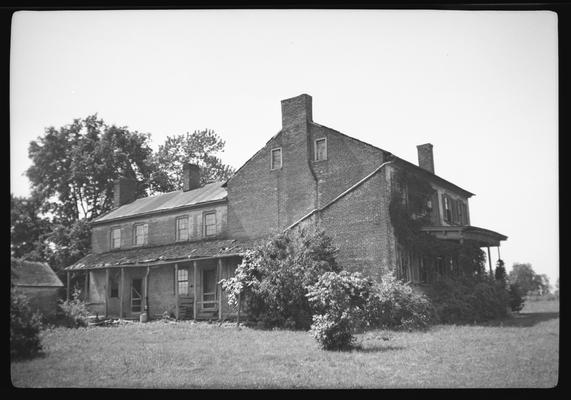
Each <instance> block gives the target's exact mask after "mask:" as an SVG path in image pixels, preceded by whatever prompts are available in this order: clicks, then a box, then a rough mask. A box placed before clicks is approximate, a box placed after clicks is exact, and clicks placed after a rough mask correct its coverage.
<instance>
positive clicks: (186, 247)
mask: <svg viewBox="0 0 571 400" xmlns="http://www.w3.org/2000/svg"><path fill="white" fill-rule="evenodd" d="M256 242H257V241H255V240H244V241H239V240H235V239H234V240H232V239H225V240H202V241H198V242H184V243H176V244H169V245H163V246H150V247H137V248H131V249H125V250H113V251H108V252H105V253H97V254H88V255H87V256H85V257H83V258H82V259H81V260H79V261H77V262H76V263H74V264H73V265H70V266H69V267H67V268H66V270H82V269H96V268H109V267H121V266H129V265H152V264H157V263H161V262H176V261H185V260H187V261H188V260H192V259H197V258H216V257H221V256H222V257H223V256H226V257H227V256H231V255H240V254H242V253H243V252H244V251H245V250H247V249H251V248H252V247H254V246H255V245H256Z"/></svg>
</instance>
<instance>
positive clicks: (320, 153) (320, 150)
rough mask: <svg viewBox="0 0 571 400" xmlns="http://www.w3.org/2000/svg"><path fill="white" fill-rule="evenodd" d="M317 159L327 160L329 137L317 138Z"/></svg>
mask: <svg viewBox="0 0 571 400" xmlns="http://www.w3.org/2000/svg"><path fill="white" fill-rule="evenodd" d="M314 158H315V161H323V160H327V139H326V138H323V139H317V140H316V141H315V157H314Z"/></svg>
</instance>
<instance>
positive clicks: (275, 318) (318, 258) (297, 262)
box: [221, 229, 341, 329]
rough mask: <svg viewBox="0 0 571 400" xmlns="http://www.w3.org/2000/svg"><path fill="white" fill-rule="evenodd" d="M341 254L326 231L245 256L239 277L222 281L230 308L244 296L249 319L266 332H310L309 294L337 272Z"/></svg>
mask: <svg viewBox="0 0 571 400" xmlns="http://www.w3.org/2000/svg"><path fill="white" fill-rule="evenodd" d="M336 253H337V249H336V248H335V247H333V245H332V243H331V238H329V237H328V236H326V235H325V234H324V233H323V232H322V231H315V230H312V229H303V230H301V231H295V232H287V233H285V234H281V235H278V236H276V237H275V238H273V239H272V240H271V241H269V242H268V243H267V244H265V245H261V246H259V247H258V248H256V249H254V250H252V251H249V252H246V253H245V254H244V256H243V259H242V263H241V264H240V265H239V266H238V268H237V269H236V273H235V275H234V276H233V277H231V278H229V279H225V280H222V281H221V283H222V288H223V289H224V290H225V291H226V292H227V293H228V303H229V304H230V305H231V306H234V307H235V306H236V305H237V304H238V298H239V296H241V298H242V299H244V300H245V302H246V308H247V311H248V315H249V317H250V318H252V319H255V320H258V321H262V322H263V324H262V325H264V326H267V327H276V326H278V327H287V328H290V329H291V328H296V329H308V328H309V327H310V325H311V322H312V310H311V307H310V305H309V302H308V299H307V296H306V294H307V290H308V289H307V288H308V287H309V286H311V285H312V284H314V283H315V282H316V281H317V280H318V279H319V277H320V276H321V275H322V274H323V273H324V272H328V271H339V270H340V269H341V268H340V267H339V266H338V265H337V262H336V261H335V255H336Z"/></svg>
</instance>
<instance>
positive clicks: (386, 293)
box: [366, 273, 433, 329]
mask: <svg viewBox="0 0 571 400" xmlns="http://www.w3.org/2000/svg"><path fill="white" fill-rule="evenodd" d="M366 311H367V312H366V321H367V325H368V326H369V327H372V328H383V329H422V328H426V327H428V325H429V324H430V321H431V320H432V318H433V309H432V305H431V303H430V301H429V300H428V298H427V297H426V296H424V295H423V294H420V293H417V292H415V291H414V290H413V289H412V288H411V287H410V286H409V285H408V284H406V283H404V282H402V281H400V280H398V279H396V278H395V276H394V275H393V274H392V273H388V274H385V275H384V276H383V277H382V279H381V282H380V283H375V284H374V285H373V290H372V293H371V295H370V297H369V299H368V301H367V310H366Z"/></svg>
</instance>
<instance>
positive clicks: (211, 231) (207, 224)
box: [204, 211, 216, 236]
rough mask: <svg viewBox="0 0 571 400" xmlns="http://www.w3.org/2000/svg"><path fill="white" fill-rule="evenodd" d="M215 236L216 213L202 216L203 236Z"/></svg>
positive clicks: (212, 212)
mask: <svg viewBox="0 0 571 400" xmlns="http://www.w3.org/2000/svg"><path fill="white" fill-rule="evenodd" d="M214 235H216V211H211V212H207V213H205V214H204V236H214Z"/></svg>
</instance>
